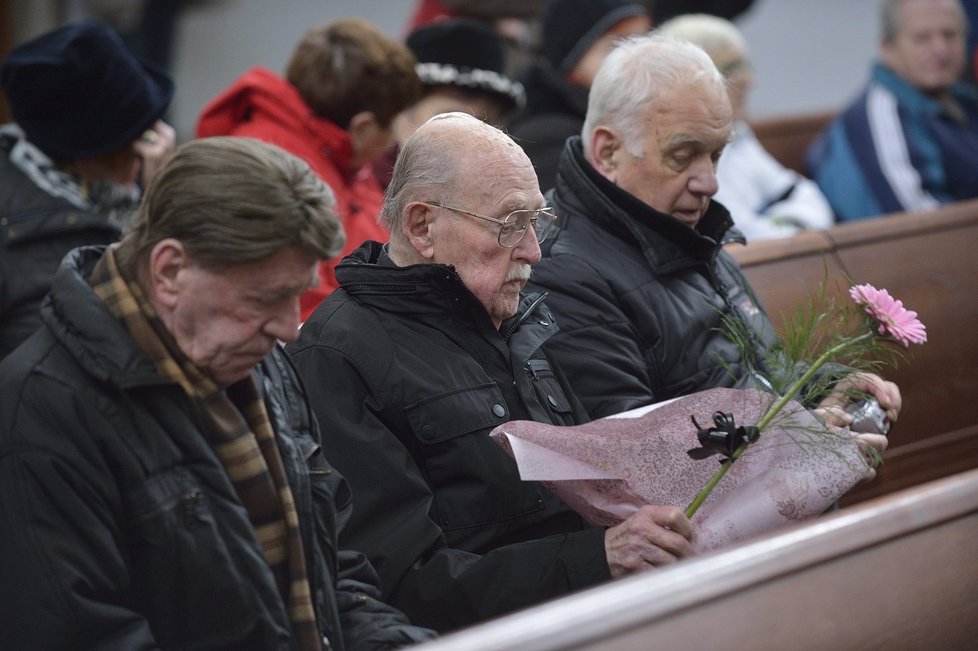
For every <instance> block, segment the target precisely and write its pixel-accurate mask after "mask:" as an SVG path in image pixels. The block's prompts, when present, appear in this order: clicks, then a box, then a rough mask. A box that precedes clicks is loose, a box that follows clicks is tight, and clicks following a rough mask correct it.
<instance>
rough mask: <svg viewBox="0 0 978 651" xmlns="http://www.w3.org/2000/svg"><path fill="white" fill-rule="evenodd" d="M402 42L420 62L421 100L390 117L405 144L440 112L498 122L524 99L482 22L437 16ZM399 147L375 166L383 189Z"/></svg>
mask: <svg viewBox="0 0 978 651" xmlns="http://www.w3.org/2000/svg"><path fill="white" fill-rule="evenodd" d="M406 44H407V46H408V48H409V49H410V50H411V52H413V53H414V56H415V58H417V60H418V63H417V66H416V68H415V69H416V71H417V73H418V77H419V78H420V79H421V83H422V84H423V86H424V90H423V91H422V95H421V99H420V100H419V101H418V102H417V103H415V104H413V105H412V106H410V107H409V108H407V109H406V110H404V111H403V112H401V114H400V115H398V116H397V118H396V119H395V120H394V139H395V140H396V142H397V143H402V142H404V141H405V140H406V139H407V137H408V136H410V135H411V134H412V133H414V131H415V129H417V128H418V127H419V126H421V125H422V124H424V123H425V122H427V121H428V119H429V118H431V117H433V116H435V115H438V114H439V113H450V112H453V111H460V112H462V113H468V114H469V115H473V116H475V117H477V118H479V119H480V120H482V121H483V122H486V123H488V124H492V125H494V126H501V125H502V124H503V123H504V122H505V121H506V119H507V117H508V116H509V115H510V114H512V112H513V111H514V110H516V109H517V108H519V107H521V106H523V105H524V103H525V93H524V91H523V86H522V84H520V83H519V82H518V81H514V80H513V79H510V78H509V77H508V76H507V75H506V63H507V62H506V47H505V44H504V43H503V40H502V38H501V37H500V36H499V35H498V34H497V33H496V32H495V31H494V30H493V29H492V28H491V27H490V26H489V25H488V24H487V23H486V22H485V21H481V20H476V19H472V18H451V19H445V20H439V21H437V22H434V23H431V24H429V25H425V26H422V27H419V28H417V29H415V30H414V31H412V32H411V33H410V34H409V35H408V37H407V41H406ZM397 152H398V147H397V146H395V147H394V148H393V149H392V150H391V152H390V153H389V154H388V155H387V156H385V157H384V158H382V159H380V160H379V161H377V162H376V163H375V164H374V173H375V174H376V175H377V178H378V180H379V181H381V183H382V185H383V186H384V187H386V186H387V183H388V182H389V181H390V177H391V171H392V170H393V169H394V161H395V160H396V158H397Z"/></svg>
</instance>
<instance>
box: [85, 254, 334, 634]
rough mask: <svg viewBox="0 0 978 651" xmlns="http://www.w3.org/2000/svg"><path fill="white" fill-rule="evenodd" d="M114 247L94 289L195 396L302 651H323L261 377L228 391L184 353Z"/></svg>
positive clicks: (159, 365)
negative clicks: (117, 257)
mask: <svg viewBox="0 0 978 651" xmlns="http://www.w3.org/2000/svg"><path fill="white" fill-rule="evenodd" d="M116 246H117V245H113V246H112V247H110V248H109V249H108V250H107V251H106V253H105V255H104V256H102V259H101V260H99V262H98V264H97V265H96V266H95V269H94V271H93V272H92V277H91V280H90V283H91V285H92V289H93V291H94V292H95V295H96V296H98V298H99V299H100V300H101V301H102V303H104V304H105V307H106V309H108V311H109V312H110V313H111V314H112V315H113V316H114V317H115V318H116V319H118V320H119V321H120V322H122V323H123V324H124V325H125V327H126V330H127V331H128V332H129V336H131V337H132V338H133V340H134V341H135V342H136V345H137V346H139V348H140V349H142V351H143V352H144V353H146V355H147V356H148V357H149V359H150V360H151V361H152V362H153V364H154V365H155V366H156V370H157V372H158V373H159V374H160V376H162V377H164V378H167V379H170V380H173V381H174V382H176V383H177V384H179V385H180V387H181V388H183V390H184V392H185V393H186V394H187V397H189V398H190V401H191V403H192V404H193V406H194V410H195V411H196V413H197V415H198V416H199V417H200V420H201V422H202V423H203V424H204V428H203V429H204V437H205V438H206V440H207V442H208V444H209V445H210V446H211V448H212V449H213V450H214V452H215V453H216V454H217V456H218V458H219V459H220V460H221V463H222V464H223V465H224V470H225V472H227V474H228V477H229V478H230V479H231V482H232V484H233V485H234V489H235V491H236V492H237V494H238V498H239V499H240V500H241V503H242V504H243V505H244V507H245V509H246V511H247V512H248V517H249V519H250V520H251V524H252V526H253V527H254V529H255V533H256V534H257V537H258V541H259V542H260V543H261V548H262V552H263V553H264V555H265V560H266V561H268V565H269V567H271V569H272V572H273V573H274V575H275V579H276V582H277V584H278V589H279V593H280V594H281V595H282V598H283V599H285V600H286V602H287V604H288V612H289V619H290V621H291V623H292V630H293V633H294V635H295V638H296V641H297V642H298V645H299V648H300V649H304V650H312V649H315V650H317V651H319V650H320V649H321V643H320V637H319V633H318V628H317V626H316V617H315V613H314V611H313V607H312V598H311V596H310V589H309V580H308V577H307V574H306V563H305V554H304V553H303V546H302V537H301V535H300V531H299V516H298V512H297V511H296V508H295V502H294V501H293V498H292V491H291V489H290V488H289V482H288V477H287V476H286V474H285V467H284V465H283V464H282V458H281V456H280V454H279V450H278V446H277V445H276V443H275V434H274V432H273V431H272V426H271V422H270V420H269V418H268V412H267V411H266V410H265V403H264V401H263V400H262V398H261V390H260V389H259V387H258V384H257V382H256V381H255V378H254V376H249V377H248V378H247V379H245V380H242V381H240V382H236V383H235V384H232V385H231V386H229V387H227V389H226V390H223V391H222V390H221V388H220V387H218V386H217V385H216V384H215V383H214V382H213V380H211V379H210V378H209V377H207V376H206V375H204V373H203V372H202V371H201V370H200V369H199V368H197V367H196V366H195V365H194V364H193V363H192V362H191V361H190V360H189V359H187V357H186V356H185V355H184V354H183V353H182V352H181V351H180V349H179V347H178V346H177V344H176V342H175V341H174V339H173V337H172V336H171V335H170V333H169V332H168V331H167V330H166V328H165V327H164V325H163V322H162V321H161V320H160V319H159V317H158V316H157V315H156V311H155V310H154V309H153V307H152V306H151V305H150V303H149V301H148V300H146V298H145V296H144V295H143V292H142V290H141V289H140V288H139V286H138V285H137V284H135V283H132V282H129V281H128V280H127V279H126V278H125V277H124V276H123V275H122V273H121V271H120V270H119V267H118V265H117V264H116V260H115V248H116Z"/></svg>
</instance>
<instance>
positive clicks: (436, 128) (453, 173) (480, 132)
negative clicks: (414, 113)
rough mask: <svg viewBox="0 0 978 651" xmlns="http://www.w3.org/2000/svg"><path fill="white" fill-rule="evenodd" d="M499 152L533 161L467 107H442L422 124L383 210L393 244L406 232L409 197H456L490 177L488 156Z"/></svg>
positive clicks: (400, 158)
mask: <svg viewBox="0 0 978 651" xmlns="http://www.w3.org/2000/svg"><path fill="white" fill-rule="evenodd" d="M497 156H501V157H503V158H504V159H508V160H510V161H511V162H512V163H514V164H517V165H527V166H531V167H532V164H531V163H530V160H529V158H527V156H526V154H525V153H524V152H523V149H522V148H521V147H520V146H519V145H517V144H516V143H515V142H513V139H512V138H510V137H509V136H508V135H506V134H505V133H503V132H502V131H500V130H499V129H498V128H496V127H494V126H491V125H489V124H486V123H485V122H483V121H482V120H480V119H478V118H475V117H473V116H471V115H469V114H468V113H460V112H454V113H441V114H439V115H436V116H434V117H432V118H431V119H429V120H428V121H427V122H425V123H424V124H422V125H421V126H420V127H418V129H417V130H416V131H415V132H414V133H413V134H411V135H410V136H409V137H408V139H407V140H405V141H404V144H403V145H402V147H401V149H400V151H399V152H398V155H397V162H396V164H395V165H394V172H393V174H392V176H391V182H390V185H388V186H387V194H386V196H385V198H384V207H383V209H382V211H381V214H380V221H381V223H383V224H384V226H386V227H387V229H388V230H389V231H390V233H391V245H392V247H393V246H395V242H396V241H397V240H399V239H400V237H401V235H402V234H401V232H400V230H401V229H400V220H401V215H402V214H403V212H404V209H405V207H406V206H407V205H408V204H409V203H411V202H412V201H417V200H428V199H434V198H436V195H437V198H438V199H439V200H440V201H445V202H452V201H456V200H457V199H458V197H459V196H460V195H464V194H466V193H468V192H469V191H470V188H471V186H474V185H479V184H481V183H482V182H483V181H484V180H485V178H486V174H485V171H486V161H487V159H488V158H491V157H497Z"/></svg>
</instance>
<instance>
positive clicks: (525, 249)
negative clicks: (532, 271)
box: [513, 226, 541, 265]
mask: <svg viewBox="0 0 978 651" xmlns="http://www.w3.org/2000/svg"><path fill="white" fill-rule="evenodd" d="M540 257H541V254H540V243H539V242H537V236H536V233H534V232H533V227H532V226H531V227H530V228H527V229H526V235H524V236H523V239H522V240H520V243H519V244H517V245H516V246H515V247H514V248H513V260H516V261H518V262H525V263H526V264H529V265H535V264H536V263H538V262H540Z"/></svg>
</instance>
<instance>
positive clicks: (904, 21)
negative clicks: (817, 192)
mask: <svg viewBox="0 0 978 651" xmlns="http://www.w3.org/2000/svg"><path fill="white" fill-rule="evenodd" d="M882 24H883V26H882V31H883V35H882V39H881V42H880V44H879V61H878V62H877V63H876V64H875V65H874V66H873V70H872V76H871V78H870V80H869V83H868V84H867V86H866V89H865V91H864V92H863V93H862V94H861V95H860V96H859V98H858V99H857V100H856V101H855V102H853V103H852V104H851V105H850V106H849V107H848V108H846V109H845V110H844V111H843V112H842V113H841V114H840V115H839V117H838V118H836V119H835V120H834V121H833V122H832V123H831V124H830V125H829V127H828V128H827V129H826V130H825V132H824V133H823V134H822V135H821V136H820V137H819V139H818V140H816V141H815V142H814V143H813V144H812V147H811V149H810V150H809V152H808V160H807V162H808V166H809V168H810V169H811V173H812V175H813V177H814V179H815V181H816V182H817V183H818V184H819V186H820V187H821V188H822V192H824V193H825V196H826V197H828V199H829V202H830V203H831V204H832V209H833V210H834V211H835V213H836V216H837V217H838V219H839V220H840V221H852V220H856V219H865V218H866V217H874V216H877V215H882V214H885V213H892V212H904V211H925V210H932V209H934V208H936V207H938V206H939V205H941V204H945V203H950V202H954V201H961V200H964V199H972V198H975V197H978V92H976V90H975V87H974V86H973V85H970V84H967V83H965V82H964V81H963V80H962V77H963V74H964V72H965V69H966V67H967V55H966V53H965V40H966V38H967V35H968V19H967V17H966V16H965V13H964V9H963V8H962V6H961V2H960V0H886V1H885V2H884V3H883V10H882Z"/></svg>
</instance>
